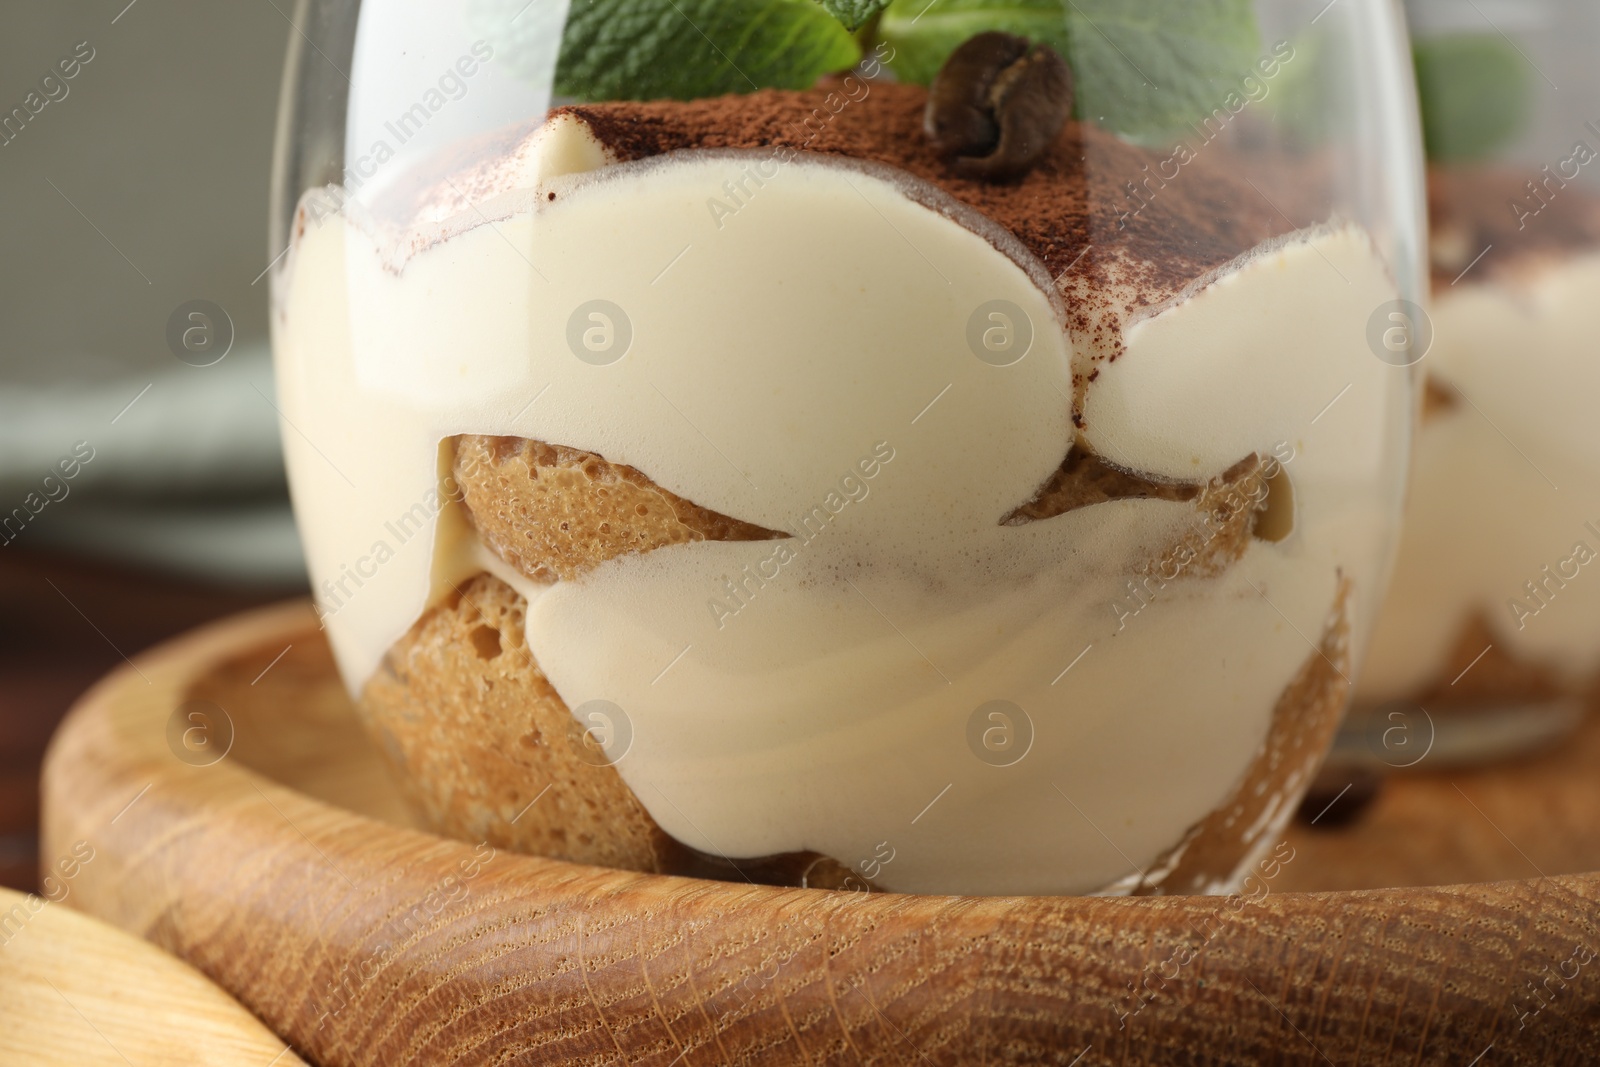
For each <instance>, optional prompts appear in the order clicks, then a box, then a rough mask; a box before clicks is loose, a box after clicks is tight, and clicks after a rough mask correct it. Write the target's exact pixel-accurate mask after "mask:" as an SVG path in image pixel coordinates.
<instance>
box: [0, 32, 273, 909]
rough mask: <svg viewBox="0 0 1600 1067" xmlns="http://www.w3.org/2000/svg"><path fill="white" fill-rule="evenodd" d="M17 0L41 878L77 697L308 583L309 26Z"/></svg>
mask: <svg viewBox="0 0 1600 1067" xmlns="http://www.w3.org/2000/svg"><path fill="white" fill-rule="evenodd" d="M7 14H8V15H9V16H10V17H9V18H8V19H7V25H6V30H5V32H4V33H3V34H0V193H3V195H0V248H4V249H5V251H6V256H5V260H4V262H3V263H0V324H3V327H0V330H3V332H0V338H3V341H4V344H3V345H0V885H6V886H11V887H15V888H19V889H33V888H35V885H36V877H35V868H34V864H35V852H36V850H37V843H36V838H35V828H36V825H37V822H38V800H37V796H38V765H39V759H40V757H41V755H42V753H43V750H44V747H45V745H46V743H47V742H48V739H49V737H50V735H51V733H52V731H53V730H54V729H55V726H56V724H57V722H58V721H59V719H60V717H61V716H62V715H63V714H64V713H65V711H66V710H67V708H68V706H69V705H70V704H71V703H72V701H73V700H74V699H75V698H76V697H77V696H78V695H79V694H80V693H81V692H82V691H83V690H84V689H85V688H87V687H88V686H89V685H91V684H92V683H93V682H94V681H95V680H96V679H97V678H98V677H99V676H101V675H102V674H104V673H105V672H106V671H108V670H110V669H111V668H112V667H113V666H115V665H117V664H119V663H121V662H122V660H123V658H124V657H125V656H131V655H133V654H134V653H136V652H137V651H139V650H140V649H143V648H146V647H148V646H149V645H151V644H153V643H155V642H157V641H159V640H161V639H163V638H165V637H167V636H170V635H172V634H174V633H178V632H180V631H183V630H186V629H188V628H190V627H192V626H194V625H196V624H197V623H199V622H202V621H205V620H207V619H210V618H214V617H216V616H220V615H225V614H228V613H230V612H234V611H237V610H239V609H240V608H243V607H246V606H249V605H252V604H257V603H263V602H267V601H272V600H277V599H282V598H284V597H288V596H292V595H295V594H297V593H298V592H300V591H301V590H302V589H303V588H304V584H305V578H304V571H303V569H302V564H301V561H300V556H299V547H298V545H297V543H296V540H295V535H294V528H293V523H292V521H291V518H290V515H289V508H288V497H287V492H286V489H285V486H284V479H283V473H282V466H281V462H280V459H279V451H278V449H279V443H278V429H277V415H276V413H275V411H274V409H273V407H272V399H271V398H272V396H273V392H272V382H271V367H270V363H269V360H268V354H267V344H266V339H267V291H266V290H267V281H266V279H265V278H263V277H261V275H262V272H263V271H264V270H265V268H266V267H267V253H266V248H267V206H268V200H267V189H268V180H269V174H270V164H271V155H272V137H273V125H274V121H275V112H276V107H277V98H278V82H279V78H280V75H281V72H282V65H283V56H284V50H285V46H286V44H287V41H288V39H289V35H290V34H291V33H294V32H295V31H294V30H293V28H292V26H291V24H290V22H289V16H290V15H291V14H292V5H291V4H290V3H289V2H288V0H259V2H252V3H247V4H173V3H170V2H166V0H134V3H132V4H129V3H128V2H127V0H87V2H83V3H74V4H53V3H42V2H37V0H36V2H32V3H27V4H18V5H12V7H11V8H10V9H9V10H8V12H7ZM63 61H67V62H66V65H65V66H63V65H62V63H63ZM67 70H75V73H73V75H72V76H70V77H66V76H65V71H67ZM196 315H198V316H199V317H198V318H196V317H195V316H196ZM169 327H175V328H176V334H175V333H174V329H172V328H169ZM185 330H190V331H201V333H200V334H196V333H191V334H190V336H189V340H190V345H189V346H188V347H185V346H184V344H183V343H181V341H180V342H178V343H174V336H176V337H179V338H181V337H182V335H183V331H185ZM196 337H200V339H201V340H202V342H203V343H201V344H200V345H199V346H198V348H199V350H200V351H199V353H197V352H196V351H195V350H194V349H195V348H196V347H197V346H196V345H195V344H194V343H193V342H194V341H195V339H196ZM175 352H176V353H180V354H181V355H182V358H181V359H180V358H179V355H175ZM86 457H87V458H86ZM63 461H65V462H63ZM69 471H70V472H72V473H71V474H70V475H69V474H68V473H67V472H69Z"/></svg>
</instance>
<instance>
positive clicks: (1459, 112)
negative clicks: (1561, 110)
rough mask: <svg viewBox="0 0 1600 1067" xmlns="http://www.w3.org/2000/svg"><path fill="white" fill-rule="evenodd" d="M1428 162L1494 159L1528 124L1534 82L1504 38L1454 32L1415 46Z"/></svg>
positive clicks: (1465, 161)
mask: <svg viewBox="0 0 1600 1067" xmlns="http://www.w3.org/2000/svg"><path fill="white" fill-rule="evenodd" d="M1412 55H1413V59H1414V60H1415V62H1416V67H1417V95H1418V99H1419V100H1420V102H1421V105H1422V140H1423V144H1424V145H1425V147H1426V148H1427V152H1428V158H1429V159H1430V160H1433V161H1434V162H1438V163H1467V162H1472V161H1475V160H1480V159H1483V158H1485V157H1486V156H1491V155H1493V154H1494V153H1495V152H1496V151H1498V150H1499V149H1501V148H1503V147H1504V146H1505V145H1506V144H1508V143H1509V142H1510V141H1511V140H1513V139H1514V138H1515V137H1516V136H1517V134H1518V133H1520V132H1521V131H1522V130H1523V129H1524V128H1525V127H1526V125H1527V122H1528V117H1529V115H1530V114H1531V112H1532V110H1533V79H1532V78H1531V77H1530V75H1529V71H1528V66H1527V64H1526V63H1525V62H1524V61H1523V59H1522V57H1521V56H1520V55H1518V54H1517V51H1516V49H1515V48H1513V47H1512V46H1511V44H1510V43H1509V42H1507V41H1505V40H1503V39H1501V38H1500V37H1498V36H1490V35H1488V34H1477V33H1460V34H1449V35H1445V36H1440V37H1433V38H1428V39H1423V40H1418V41H1417V42H1416V43H1415V45H1414V46H1413V50H1412Z"/></svg>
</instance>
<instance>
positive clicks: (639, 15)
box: [556, 0, 862, 100]
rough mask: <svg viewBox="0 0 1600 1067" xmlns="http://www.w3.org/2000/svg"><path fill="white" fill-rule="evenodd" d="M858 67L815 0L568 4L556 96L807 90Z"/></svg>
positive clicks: (576, 0)
mask: <svg viewBox="0 0 1600 1067" xmlns="http://www.w3.org/2000/svg"><path fill="white" fill-rule="evenodd" d="M847 6H857V7H859V6H862V5H860V4H857V5H847ZM860 58H861V49H860V47H859V46H858V45H857V44H856V42H855V40H854V38H852V37H851V36H850V32H849V31H848V30H846V29H845V27H844V25H843V24H841V22H840V21H839V19H837V18H835V17H834V16H833V15H832V14H830V13H829V11H828V10H827V9H826V8H824V7H823V6H822V5H820V4H818V3H817V2H816V0H572V7H571V10H570V11H569V13H568V15H567V25H566V31H565V33H564V34H563V36H562V39H561V58H560V61H559V62H558V64H557V66H556V92H558V93H560V94H562V95H564V96H574V97H577V98H578V99H580V100H657V99H673V100H693V99H696V98H698V97H705V96H720V95H722V94H724V93H748V92H753V91H755V90H756V89H809V88H810V87H811V86H812V85H814V84H815V83H816V81H817V79H818V78H819V77H821V76H822V75H824V74H829V73H832V72H834V71H839V70H848V69H850V68H851V67H853V66H855V65H856V63H857V62H858V61H859V60H860Z"/></svg>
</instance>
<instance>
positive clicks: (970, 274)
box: [275, 33, 1411, 894]
mask: <svg viewBox="0 0 1600 1067" xmlns="http://www.w3.org/2000/svg"><path fill="white" fill-rule="evenodd" d="M1252 47H1253V46H1252ZM1252 54H1253V53H1252ZM1267 55H1268V57H1269V59H1270V56H1271V53H1270V52H1268V53H1267ZM886 61H887V60H886ZM1264 62H1266V61H1265V60H1264V61H1263V63H1264ZM1263 69H1264V68H1263ZM866 73H867V74H872V73H879V72H877V71H871V70H869V71H867V72H866ZM1071 80H1072V79H1071V74H1070V73H1069V71H1068V70H1067V67H1066V65H1065V64H1064V62H1063V61H1062V59H1061V57H1060V56H1059V55H1058V54H1056V53H1055V52H1053V51H1052V50H1051V49H1049V48H1047V47H1045V46H1043V45H1041V44H1038V43H1036V42H1030V41H1028V40H1024V39H1021V38H1017V37H1011V36H1009V35H1005V34H997V33H988V34H981V35H978V36H976V37H974V38H973V39H972V40H969V41H967V42H966V43H965V44H963V45H961V47H960V48H958V49H957V50H956V51H955V52H954V53H953V54H952V55H950V56H949V58H948V60H947V61H946V62H945V63H944V64H943V66H942V70H941V73H940V75H939V77H938V78H937V79H935V80H934V82H933V84H932V86H931V88H929V87H925V86H923V85H919V84H914V83H910V82H898V83H897V82H894V81H892V80H890V79H888V78H884V77H879V78H872V77H867V76H863V73H862V72H861V71H857V72H855V73H849V74H844V75H836V76H830V77H826V78H824V79H823V80H822V81H821V82H819V83H817V84H816V85H815V87H813V88H763V89H760V90H759V91H749V92H741V93H739V94H736V95H721V96H715V97H709V98H700V99H690V100H663V99H655V100H644V101H616V100H612V101H610V102H595V103H572V104H566V105H563V106H557V107H554V108H553V109H552V110H551V111H550V112H549V114H548V116H546V117H544V118H543V119H542V120H541V121H540V122H538V123H536V124H533V125H531V126H529V127H526V128H523V129H519V130H511V131H506V132H504V133H503V134H502V135H499V136H497V137H495V138H493V139H491V140H489V141H486V142H483V143H481V144H479V145H477V146H476V147H475V148H474V149H473V150H472V151H471V152H470V153H467V154H465V155H458V156H457V157H454V158H453V159H450V160H445V161H443V162H441V163H440V165H439V167H438V169H437V171H436V172H435V173H434V174H433V175H432V176H431V177H430V178H428V179H426V180H423V181H420V182H418V183H415V184H414V185H412V186H410V187H408V189H407V190H405V191H396V192H395V193H394V194H393V195H392V197H391V198H390V199H389V201H388V202H387V203H386V204H383V205H378V206H377V207H375V208H374V209H372V210H367V209H363V208H357V207H355V206H351V207H349V208H347V209H345V210H343V211H341V212H337V213H327V212H322V211H318V210H315V205H316V204H317V203H327V202H328V199H329V191H328V190H316V191H313V193H312V194H308V197H307V199H306V200H305V201H304V206H303V207H302V209H301V212H300V214H299V217H298V219H297V220H296V222H295V225H294V240H293V247H292V252H291V254H290V255H289V256H288V258H287V260H286V263H285V266H284V267H283V269H282V271H281V274H280V276H279V277H278V278H277V279H276V281H277V298H278V309H277V316H276V323H275V329H276V335H277V336H276V340H277V346H278V356H279V391H280V396H281V406H282V410H283V414H284V417H285V421H286V424H287V428H286V432H285V438H286V441H287V447H288V457H289V463H290V468H291V473H292V478H293V484H294V493H295V501H296V507H297V511H298V514H299V518H300V523H301V531H302V534H303V537H304V540H305V543H306V545H307V550H308V553H309V558H310V563H311V568H312V573H313V576H314V584H315V587H316V590H317V599H318V608H319V614H320V615H321V616H322V619H323V623H324V625H325V627H326V630H327V632H328V635H329V637H330V639H331V640H332V642H333V646H334V648H335V650H336V652H337V654H338V659H339V662H340V666H341V670H342V672H343V674H344V677H345V679H346V681H347V683H348V684H349V687H350V689H351V691H352V693H353V694H354V695H355V696H356V697H357V699H358V701H359V704H360V707H361V710H362V714H363V716H364V717H365V719H366V721H367V723H368V725H369V727H370V728H371V730H372V731H373V733H374V736H375V737H376V738H377V739H378V741H379V743H380V745H381V747H382V749H383V751H384V752H385V753H386V754H387V756H388V757H389V759H390V760H391V761H392V763H393V765H394V766H395V767H396V769H397V770H398V773H399V777H400V779H401V780H402V781H403V782H404V783H405V786H406V788H407V789H408V791H409V792H410V794H411V796H412V799H413V801H414V802H415V804H416V806H417V808H418V810H419V811H420V812H421V813H422V815H423V816H424V817H425V819H426V820H427V821H428V822H429V823H430V824H431V825H432V826H434V827H436V828H438V829H439V830H441V831H442V832H445V833H448V834H451V835H453V836H458V837H463V838H471V839H473V840H483V839H487V840H489V841H491V842H492V843H494V844H496V845H501V846H507V847H511V848H516V849H520V850H524V851H528V852H532V853H538V854H543V855H548V856H553V857H560V858H564V859H568V860H574V861H579V862H586V863H594V864H602V865H609V866H615V867H623V868H632V869H637V870H641V871H652V872H662V873H679V874H692V875H700V876H711V877H722V878H731V879H749V880H752V881H757V882H770V883H777V884H790V885H803V886H814V887H815V886H821V887H833V888H838V887H846V888H861V889H871V890H884V891H895V892H917V893H974V894H1020V893H1087V892H1137V893H1173V892H1193V891H1206V890H1214V889H1218V888H1221V887H1225V886H1228V885H1229V884H1230V883H1231V882H1232V880H1234V879H1235V878H1236V877H1237V875H1238V874H1239V872H1240V871H1241V868H1243V867H1245V866H1246V865H1248V864H1249V863H1251V862H1253V861H1254V857H1255V856H1256V855H1257V854H1259V853H1260V852H1261V851H1262V850H1264V849H1267V848H1270V847H1271V846H1272V845H1274V844H1276V843H1277V838H1276V837H1275V834H1276V833H1277V831H1278V829H1279V828H1280V827H1281V826H1282V824H1283V822H1284V821H1285V820H1286V819H1287V818H1288V816H1289V815H1290V814H1291V813H1292V811H1293V808H1294V806H1295V804H1296V802H1297V801H1298V798H1299V796H1300V793H1301V791H1302V790H1303V789H1304V788H1305V786H1306V785H1307V784H1308V779H1309V776H1310V774H1311V773H1312V771H1313V770H1314V769H1315V767H1316V765H1317V763H1318V761H1319V760H1320V758H1321V756H1322V753H1323V751H1324V750H1325V747H1326V746H1327V744H1328V743H1329V741H1330V739H1331V737H1332V734H1333V732H1334V730H1335V729H1336V727H1337V724H1338V719H1339V717H1340V715H1341V713H1342V710H1343V706H1344V702H1345V699H1346V697H1347V695H1348V685H1349V679H1350V678H1352V677H1353V674H1354V669H1355V662H1354V661H1355V659H1356V658H1357V653H1356V650H1358V649H1359V648H1360V647H1361V643H1362V642H1363V640H1364V637H1365V630H1366V627H1367V624H1368V622H1369V621H1370V614H1371V612H1372V609H1373V605H1372V599H1373V596H1374V592H1375V590H1376V589H1377V588H1379V586H1380V583H1381V580H1382V575H1383V572H1384V568H1385V564H1386V558H1387V549H1388V547H1389V544H1390V538H1391V533H1392V529H1393V526H1394V520H1395V517H1396V515H1397V513H1398V506H1399V499H1400V485H1401V480H1402V473H1401V472H1402V466H1403V460H1404V449H1405V444H1404V441H1405V438H1404V435H1405V427H1406V426H1407V420H1408V417H1409V412H1410V404H1411V400H1410V397H1409V386H1408V379H1407V377H1406V375H1405V374H1403V373H1397V372H1396V370H1395V368H1393V367H1391V366H1388V365H1386V364H1385V363H1383V362H1381V361H1380V360H1378V359H1376V358H1374V356H1373V354H1372V352H1371V351H1370V350H1369V348H1368V345H1367V342H1366V334H1367V329H1368V322H1369V318H1370V317H1371V315H1372V314H1373V310H1374V309H1375V308H1378V307H1380V306H1381V305H1384V304H1385V303H1386V302H1388V301H1391V300H1394V299H1395V298H1396V297H1397V296H1399V295H1401V294H1400V292H1399V289H1398V286H1397V282H1396V280H1395V273H1394V272H1393V271H1392V270H1391V267H1390V265H1389V264H1388V263H1387V262H1386V260H1385V258H1384V257H1383V255H1381V254H1380V252H1379V249H1378V246H1377V245H1376V244H1375V242H1374V240H1373V239H1372V237H1371V236H1369V233H1368V231H1367V230H1365V229H1364V228H1363V227H1362V226H1360V225H1359V224H1357V223H1355V222H1353V221H1351V220H1350V219H1348V218H1344V217H1329V214H1328V210H1327V207H1326V204H1325V203H1324V204H1323V206H1322V207H1321V208H1320V215H1319V209H1317V208H1306V209H1302V208H1300V207H1297V206H1295V205H1294V204H1292V203H1290V202H1289V199H1288V198H1287V197H1284V198H1278V197H1274V198H1273V199H1271V200H1269V199H1268V198H1267V197H1266V196H1263V195H1262V193H1261V192H1260V191H1258V189H1257V188H1253V187H1252V184H1251V182H1250V181H1249V180H1247V179H1246V178H1245V177H1243V176H1242V175H1236V174H1235V173H1233V168H1234V167H1235V166H1236V162H1235V161H1234V160H1233V159H1232V158H1231V157H1230V155H1229V154H1228V150H1227V149H1226V147H1225V146H1221V145H1219V146H1215V147H1213V148H1211V149H1210V150H1209V154H1206V153H1193V154H1191V158H1187V159H1185V160H1184V161H1183V168H1182V177H1181V179H1179V180H1173V181H1166V182H1162V183H1161V184H1160V186H1159V187H1158V186H1157V185H1156V184H1154V183H1152V182H1151V181H1150V179H1149V175H1150V174H1151V173H1152V172H1153V171H1154V168H1156V167H1157V165H1158V164H1160V163H1161V162H1162V161H1163V160H1168V161H1170V157H1171V156H1172V149H1171V148H1170V146H1169V147H1167V148H1163V149H1161V150H1159V151H1151V150H1147V149H1144V148H1139V147H1135V146H1133V145H1132V144H1130V143H1128V142H1126V141H1124V140H1122V139H1120V138H1119V137H1118V136H1117V135H1116V134H1114V133H1112V132H1110V131H1108V130H1107V129H1104V128H1102V127H1101V126H1099V125H1097V124H1096V123H1095V122H1090V121H1082V120H1078V119H1069V117H1068V116H1069V112H1070V111H1071V102H1072V101H1071V93H1072V86H1071ZM1140 183H1142V184H1140ZM1136 184H1138V187H1139V188H1141V189H1143V190H1145V194H1144V195H1143V196H1142V197H1140V198H1134V197H1132V196H1131V195H1130V193H1129V189H1130V188H1133V187H1134V186H1135V185H1136ZM1158 189H1159V191H1157V190H1158ZM1311 199H1314V198H1311ZM1280 209H1281V210H1280ZM395 219H401V220H404V221H403V222H401V223H396V222H395V221H394V220H395ZM1334 401H1337V402H1336V403H1333V402H1334ZM1330 405H1331V406H1330ZM1319 413H1320V414H1319Z"/></svg>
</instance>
